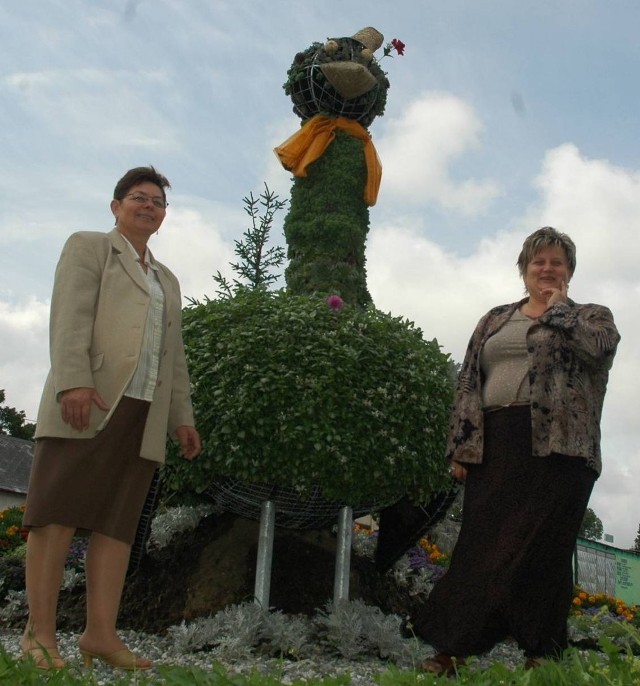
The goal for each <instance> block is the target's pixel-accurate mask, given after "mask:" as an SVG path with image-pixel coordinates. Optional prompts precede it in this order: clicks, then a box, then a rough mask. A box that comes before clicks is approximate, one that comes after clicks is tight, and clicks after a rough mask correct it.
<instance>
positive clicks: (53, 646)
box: [20, 524, 75, 669]
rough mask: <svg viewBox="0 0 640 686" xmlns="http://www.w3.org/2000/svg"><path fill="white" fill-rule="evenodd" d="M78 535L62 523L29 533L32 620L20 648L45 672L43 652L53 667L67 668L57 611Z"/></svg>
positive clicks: (28, 563)
mask: <svg viewBox="0 0 640 686" xmlns="http://www.w3.org/2000/svg"><path fill="white" fill-rule="evenodd" d="M74 533H75V529H73V528H69V527H65V526H59V525H58V524H49V525H48V526H43V527H38V528H33V529H31V531H30V532H29V538H28V541H27V559H26V572H25V583H26V589H27V599H28V603H29V619H28V620H27V626H26V627H25V630H24V634H23V636H22V640H21V641H20V647H21V648H22V651H23V653H25V654H27V653H30V654H31V655H32V657H33V658H34V660H35V662H36V664H37V665H38V666H41V667H42V668H43V669H44V668H46V664H47V662H48V661H47V660H46V657H45V655H44V651H43V650H42V649H45V650H46V652H47V653H48V654H49V655H50V657H51V666H53V667H61V666H62V665H63V662H62V660H61V659H60V656H59V654H58V652H57V650H58V649H57V641H56V609H57V606H58V594H59V593H60V585H61V583H62V575H63V572H64V563H65V559H66V557H67V550H68V549H69V545H70V544H71V539H72V538H73V534H74ZM55 656H57V657H55Z"/></svg>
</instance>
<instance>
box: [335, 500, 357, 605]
mask: <svg viewBox="0 0 640 686" xmlns="http://www.w3.org/2000/svg"><path fill="white" fill-rule="evenodd" d="M352 534H353V510H352V509H351V508H350V507H349V506H348V505H345V506H344V507H343V508H341V510H340V513H339V515H338V540H337V542H336V570H335V575H334V577H333V604H334V605H337V603H338V601H340V600H349V572H350V569H351V536H352Z"/></svg>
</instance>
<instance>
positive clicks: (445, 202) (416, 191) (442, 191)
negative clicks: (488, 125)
mask: <svg viewBox="0 0 640 686" xmlns="http://www.w3.org/2000/svg"><path fill="white" fill-rule="evenodd" d="M481 132H482V124H481V122H480V120H479V118H478V116H477V115H476V113H475V112H474V111H473V109H472V108H471V107H470V106H469V105H468V104H467V103H465V102H464V101H463V100H461V99H460V98H457V97H455V96H454V95H451V94H447V93H427V94H424V95H422V96H420V97H419V98H418V99H416V100H415V101H414V102H412V103H411V104H410V105H409V106H408V107H407V109H406V110H405V111H404V114H403V116H402V117H401V118H398V119H394V120H391V121H390V122H388V124H387V126H386V129H385V133H384V136H383V137H382V138H381V139H380V140H379V141H376V145H377V147H378V151H379V154H380V156H381V158H382V159H383V160H384V164H383V180H384V191H383V192H384V193H385V195H386V194H388V193H392V194H394V195H396V196H398V197H399V198H400V199H401V200H402V201H404V202H409V203H412V204H418V205H423V204H426V203H429V202H437V203H439V204H441V205H442V207H444V208H446V209H449V210H452V211H454V212H459V213H460V214H462V215H469V216H473V215H477V214H481V213H483V212H485V211H486V209H487V208H488V206H489V205H490V204H491V202H492V200H494V199H495V198H496V197H497V196H499V195H500V193H501V190H500V186H499V184H498V183H497V182H496V181H494V180H492V179H481V180H477V179H473V178H466V179H463V180H458V179H457V178H455V176H456V175H455V173H454V170H453V169H452V167H453V165H454V162H455V161H456V159H457V158H460V157H462V155H463V154H464V153H466V152H467V151H468V150H470V149H473V148H476V147H478V146H479V145H480V134H481Z"/></svg>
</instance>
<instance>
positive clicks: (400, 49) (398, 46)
mask: <svg viewBox="0 0 640 686" xmlns="http://www.w3.org/2000/svg"><path fill="white" fill-rule="evenodd" d="M391 45H393V47H394V48H395V49H396V52H397V53H398V55H404V49H405V44H404V43H403V42H402V41H401V40H400V39H399V38H394V39H393V40H392V41H391Z"/></svg>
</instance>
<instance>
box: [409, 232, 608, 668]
mask: <svg viewBox="0 0 640 686" xmlns="http://www.w3.org/2000/svg"><path fill="white" fill-rule="evenodd" d="M575 264H576V253H575V245H574V243H573V241H572V240H571V239H570V238H569V237H568V236H567V235H566V234H563V233H560V232H558V231H556V230H555V229H553V228H551V227H544V228H542V229H539V230H538V231H535V232H534V233H533V234H531V235H530V236H529V237H528V238H527V239H526V241H525V242H524V245H523V247H522V252H521V253H520V256H519V258H518V269H519V271H520V275H521V276H522V278H523V280H524V284H525V287H526V291H527V293H528V297H527V298H525V299H523V300H521V301H519V302H516V303H512V304H510V305H501V306H499V307H494V308H493V309H492V310H490V311H489V312H488V313H487V314H486V315H485V316H484V317H483V318H482V319H481V320H480V322H479V323H478V325H477V327H476V329H475V331H474V333H473V335H472V337H471V340H470V342H469V346H468V348H467V352H466V356H465V359H464V362H463V365H462V369H461V370H460V375H459V379H458V388H457V392H456V398H455V405H454V410H453V413H452V420H451V427H450V433H449V445H448V450H447V454H448V458H449V460H450V461H451V474H452V476H453V477H454V478H455V479H458V480H460V481H465V494H464V509H463V516H464V521H463V524H462V528H461V531H460V536H459V538H458V542H457V544H456V547H455V550H454V552H453V555H452V559H451V565H450V567H449V570H448V571H447V574H446V575H445V576H444V577H443V579H442V580H441V581H440V582H438V583H437V584H436V586H435V588H434V589H433V591H432V592H431V594H430V596H429V599H428V601H427V603H426V605H425V606H424V608H423V610H422V611H421V612H420V614H419V616H416V617H413V618H412V620H411V621H412V628H413V630H414V631H415V633H416V634H417V635H419V636H421V637H422V638H423V639H424V640H425V641H427V642H429V643H431V644H432V645H433V646H434V647H435V648H436V649H437V650H438V651H439V653H438V654H437V655H436V657H435V658H434V659H431V660H427V661H426V662H425V663H424V665H423V668H424V669H425V670H426V671H430V672H451V671H452V670H454V669H455V664H456V663H457V664H460V663H461V662H462V661H463V659H464V657H465V656H468V655H472V654H478V653H481V652H484V651H486V650H489V649H490V648H491V647H492V646H493V645H494V644H495V643H497V642H498V641H500V640H502V639H504V638H506V637H507V636H512V637H513V638H515V639H516V641H517V642H518V643H519V645H520V647H521V648H522V649H523V650H524V651H525V655H526V656H527V664H528V666H535V665H536V664H538V663H539V661H540V660H541V659H542V658H544V657H557V656H559V655H561V653H562V651H563V650H564V649H565V648H566V647H567V617H568V614H569V608H570V605H571V598H572V593H573V575H572V555H573V551H574V547H575V542H576V537H577V534H578V531H579V528H580V525H581V523H582V519H583V517H584V513H585V510H586V508H587V504H588V502H589V497H590V495H591V490H592V488H593V485H594V483H595V480H596V479H597V477H598V475H599V474H600V470H601V466H602V463H601V454H600V416H601V412H602V404H603V400H604V395H605V391H606V386H607V379H608V373H609V369H610V368H611V365H612V362H613V358H614V355H615V352H616V347H617V344H618V341H619V340H620V336H619V334H618V331H617V329H616V327H615V324H614V322H613V316H612V314H611V312H610V311H609V310H608V309H607V308H606V307H603V306H601V305H593V304H589V305H579V304H577V303H575V302H574V301H573V300H571V299H569V298H568V297H567V289H568V285H569V281H570V279H571V277H572V276H573V272H574V269H575Z"/></svg>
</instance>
